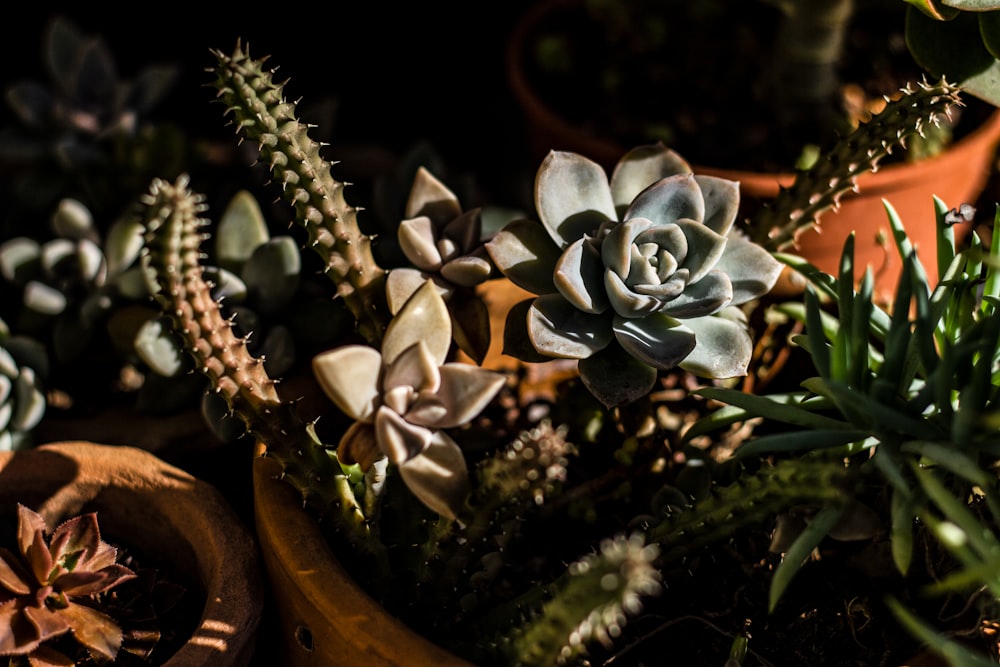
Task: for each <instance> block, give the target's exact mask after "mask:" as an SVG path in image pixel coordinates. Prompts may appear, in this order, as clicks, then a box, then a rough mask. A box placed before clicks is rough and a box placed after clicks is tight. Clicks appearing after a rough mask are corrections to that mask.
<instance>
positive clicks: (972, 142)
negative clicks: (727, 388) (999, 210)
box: [505, 0, 1000, 303]
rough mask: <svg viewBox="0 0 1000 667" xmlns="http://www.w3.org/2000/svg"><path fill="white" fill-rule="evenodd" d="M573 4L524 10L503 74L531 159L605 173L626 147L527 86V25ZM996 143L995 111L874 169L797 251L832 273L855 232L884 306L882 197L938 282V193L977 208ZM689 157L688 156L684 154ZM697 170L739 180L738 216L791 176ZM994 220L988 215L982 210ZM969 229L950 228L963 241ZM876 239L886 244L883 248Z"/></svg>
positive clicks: (889, 262) (888, 287)
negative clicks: (557, 159) (567, 159)
mask: <svg viewBox="0 0 1000 667" xmlns="http://www.w3.org/2000/svg"><path fill="white" fill-rule="evenodd" d="M579 4H580V3H579V2H578V0H549V1H547V2H542V3H538V4H535V5H533V6H532V7H531V8H529V9H528V10H527V11H526V12H525V13H524V15H523V16H522V17H521V19H520V21H519V22H518V23H517V24H516V25H515V28H514V30H513V32H512V34H511V36H510V39H509V41H508V43H507V51H506V54H505V57H506V70H507V79H508V84H509V86H510V88H511V90H512V92H513V95H514V98H515V100H516V101H517V103H518V105H519V106H520V109H521V111H522V114H523V116H524V119H525V122H526V125H527V131H528V134H529V141H530V143H531V146H532V150H533V153H534V155H535V156H536V157H537V158H538V159H541V157H543V156H544V155H545V154H546V153H547V152H548V151H549V150H550V149H556V150H569V151H573V152H576V153H580V154H581V155H585V156H587V157H590V158H591V159H593V160H595V161H596V162H598V163H600V164H602V165H603V166H604V167H605V168H606V169H610V168H611V167H612V166H613V165H614V164H615V162H617V160H618V159H619V158H620V157H621V156H622V155H623V154H624V152H625V150H626V149H627V148H631V147H626V146H623V145H621V144H619V143H617V142H616V141H614V140H613V139H610V138H608V137H603V136H597V135H594V134H590V133H588V132H587V131H585V130H582V129H580V128H579V127H576V126H574V125H572V124H571V123H569V122H568V121H567V120H566V119H565V118H563V117H562V116H561V115H559V113H558V112H556V110H555V109H553V108H552V107H550V106H549V105H547V104H546V103H545V102H544V101H543V100H542V99H541V97H540V96H539V95H538V94H537V93H536V92H535V90H534V89H533V88H532V86H531V84H530V82H529V81H528V78H527V75H526V68H525V65H524V59H525V54H526V53H527V46H526V42H527V39H528V36H529V35H530V33H531V30H532V29H533V27H534V26H535V25H536V24H537V23H538V21H540V20H541V19H542V18H544V17H545V16H547V15H549V14H550V13H551V12H558V11H566V10H568V9H571V8H572V7H574V6H578V5H579ZM998 141H1000V110H997V111H994V112H993V113H992V114H990V115H989V117H988V118H987V119H986V120H985V122H983V123H982V125H980V126H979V127H978V128H977V129H976V130H974V131H972V132H970V133H969V134H967V135H966V136H964V137H963V138H962V139H960V140H959V141H957V142H955V143H954V144H953V145H951V146H950V147H949V148H948V150H946V151H945V152H944V153H942V154H940V155H938V156H936V157H933V158H930V159H927V160H922V161H919V162H914V163H897V164H891V165H886V166H884V167H882V168H881V169H879V170H878V171H877V172H874V173H869V174H864V175H863V176H861V177H860V178H859V179H858V190H859V191H858V192H857V193H851V194H847V195H845V196H844V197H843V199H842V201H841V206H840V209H839V210H838V211H836V212H834V211H829V212H827V213H826V214H825V215H823V216H822V221H821V225H820V230H817V229H815V228H814V229H811V230H807V231H805V232H804V233H802V234H801V236H800V237H799V239H798V248H797V250H796V252H797V253H798V254H799V255H801V256H802V257H804V258H806V259H807V260H809V261H810V262H812V263H813V264H815V265H816V266H818V267H819V268H820V269H822V270H824V271H827V272H829V273H834V274H835V273H836V272H837V267H838V264H839V262H840V254H841V250H842V249H843V243H844V240H845V239H846V237H847V235H848V234H849V233H850V232H851V231H852V230H854V231H856V232H857V236H856V239H855V257H856V265H857V266H858V267H859V268H858V269H857V275H856V277H857V278H859V279H860V277H861V275H862V274H863V271H864V267H865V266H870V267H871V268H872V271H873V272H875V273H876V276H877V278H878V287H877V290H878V298H879V299H880V300H881V301H883V302H885V303H887V302H888V301H889V300H890V299H891V295H892V294H893V293H894V291H895V286H896V283H897V282H898V276H899V270H900V268H901V266H902V263H901V261H900V260H899V255H898V253H897V252H896V250H895V248H894V247H893V245H892V240H891V239H892V236H891V234H890V233H889V224H888V219H887V217H886V212H885V207H884V205H883V203H882V200H883V198H884V199H886V200H888V201H889V202H890V203H891V204H892V205H893V207H894V208H895V209H896V211H897V212H898V213H899V215H900V219H901V220H902V221H903V224H904V226H905V228H906V231H907V234H908V236H909V237H910V239H911V241H912V242H913V243H914V245H915V246H917V247H918V248H924V249H925V250H924V251H923V254H924V257H923V259H924V260H925V261H924V264H925V268H926V269H927V271H928V274H929V276H930V278H931V279H934V278H936V277H937V270H936V266H934V261H928V260H933V258H934V247H935V244H936V231H935V224H934V222H935V216H934V204H933V199H932V196H933V195H936V196H937V197H939V198H940V199H941V200H942V201H944V202H945V203H946V204H947V205H949V206H951V207H957V206H959V205H960V204H963V203H975V201H976V200H977V198H978V196H979V195H980V194H981V193H982V190H983V187H984V186H985V184H986V181H987V178H988V177H989V175H990V173H991V171H992V169H993V167H994V164H993V160H994V157H995V150H996V147H997V143H998ZM685 157H687V156H685ZM693 161H694V164H693V165H692V166H693V167H694V170H695V172H696V173H700V174H709V175H714V176H719V177H722V178H727V179H730V180H734V181H739V182H740V186H741V196H742V199H743V202H744V206H743V209H744V210H743V212H742V213H743V215H744V216H745V215H746V214H747V213H748V212H749V211H752V210H755V209H756V208H757V207H759V206H760V204H761V203H762V202H766V201H770V200H771V199H773V197H774V196H775V195H776V194H777V193H778V188H779V186H782V185H785V186H787V185H789V184H790V183H791V182H792V180H793V178H794V176H793V174H791V173H759V172H753V171H738V170H731V169H724V168H719V167H714V166H712V165H700V164H697V161H696V160H693ZM988 213H989V214H990V215H992V212H988ZM969 231H970V230H969V229H968V226H967V225H963V226H962V227H961V228H958V229H956V236H957V237H959V238H964V236H965V235H966V234H968V232H969ZM880 238H884V239H887V241H886V243H887V244H888V245H885V244H883V243H881V242H879V239H880ZM802 285H803V283H801V282H799V281H796V280H795V277H793V276H790V275H788V274H787V273H786V276H785V279H784V280H782V281H780V282H779V286H778V287H777V288H776V294H778V295H782V294H792V293H795V292H799V291H801V289H802Z"/></svg>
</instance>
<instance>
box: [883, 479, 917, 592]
mask: <svg viewBox="0 0 1000 667" xmlns="http://www.w3.org/2000/svg"><path fill="white" fill-rule="evenodd" d="M914 508H915V503H914V502H913V496H912V495H911V494H910V493H909V492H907V491H903V490H900V489H899V488H898V487H897V488H895V489H893V490H892V499H891V516H892V527H891V528H890V533H889V535H890V547H891V548H892V562H893V563H895V564H896V569H897V570H899V573H900V574H903V575H905V574H906V573H907V572H908V571H909V569H910V563H911V562H912V561H913V524H914V522H915V521H916V517H915V516H914V514H915V512H914Z"/></svg>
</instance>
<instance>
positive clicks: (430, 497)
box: [399, 431, 469, 519]
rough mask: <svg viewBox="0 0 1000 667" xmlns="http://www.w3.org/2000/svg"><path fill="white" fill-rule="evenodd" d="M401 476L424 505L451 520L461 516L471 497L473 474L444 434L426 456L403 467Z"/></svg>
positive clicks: (453, 444) (458, 451) (407, 462)
mask: <svg viewBox="0 0 1000 667" xmlns="http://www.w3.org/2000/svg"><path fill="white" fill-rule="evenodd" d="M399 474H400V476H401V477H402V478H403V481H404V482H405V483H406V486H407V487H408V488H409V489H410V491H412V492H413V495H415V496H416V497H417V498H419V499H420V501H421V502H422V503H423V504H424V505H426V506H427V507H429V508H430V509H432V510H434V511H435V512H437V513H438V514H441V515H442V516H445V517H448V518H450V519H454V518H455V517H456V516H457V515H458V513H459V512H460V511H461V509H462V506H463V505H464V503H465V499H466V497H467V496H468V495H469V473H468V470H467V468H466V464H465V457H464V456H463V455H462V450H461V449H459V447H458V445H457V444H455V441H454V440H452V439H451V438H449V437H448V436H447V435H446V434H444V433H442V432H440V431H439V432H437V433H435V434H434V437H433V439H432V440H431V443H430V445H429V446H428V447H427V448H426V449H425V450H424V452H423V454H421V455H420V456H417V457H415V458H412V459H410V460H409V461H406V462H404V463H402V464H401V465H400V466H399Z"/></svg>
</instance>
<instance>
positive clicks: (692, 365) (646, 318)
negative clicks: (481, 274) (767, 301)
mask: <svg viewBox="0 0 1000 667" xmlns="http://www.w3.org/2000/svg"><path fill="white" fill-rule="evenodd" d="M535 202H536V206H537V209H538V215H539V218H540V220H541V224H539V223H538V222H535V221H531V220H522V221H515V222H513V223H511V224H509V225H507V226H506V227H504V228H503V229H502V230H501V231H500V232H499V233H498V234H497V235H496V236H494V237H493V239H491V240H490V241H489V242H487V244H486V247H487V249H488V250H489V253H490V256H491V257H492V258H493V261H494V263H495V264H496V266H497V268H498V269H499V270H500V271H501V272H502V273H503V274H504V275H505V276H507V277H508V278H509V279H510V280H511V281H512V282H514V283H515V284H517V285H519V286H521V287H523V288H525V289H527V290H528V291H530V292H533V293H534V294H537V295H538V296H537V297H535V298H533V299H530V300H527V301H524V302H522V303H521V304H519V305H517V306H515V307H514V308H513V309H511V312H510V315H509V317H508V320H507V329H506V330H505V339H504V343H505V346H504V347H505V351H507V353H509V354H513V355H514V356H517V357H519V358H522V359H525V360H527V361H535V360H539V358H570V359H578V360H579V363H578V368H579V371H580V378H581V380H582V381H583V382H584V383H585V384H586V385H587V387H588V388H589V389H590V390H591V391H592V392H593V393H594V395H595V396H596V397H597V398H599V399H600V400H601V401H602V402H603V403H604V404H605V405H606V406H608V407H612V406H616V405H621V404H623V403H627V402H631V401H633V400H635V399H636V398H638V397H639V396H642V395H645V394H646V393H648V392H649V391H650V389H652V387H653V385H654V383H655V381H656V377H657V373H658V371H661V370H668V369H672V368H675V367H680V368H683V369H685V370H688V371H691V372H692V373H695V374H697V375H700V376H704V377H708V378H729V377H734V376H738V375H742V374H745V373H746V370H747V364H748V363H749V361H750V353H751V347H752V343H751V339H750V334H749V330H748V327H747V325H746V322H745V319H744V315H743V313H742V311H740V310H739V308H738V307H739V306H741V305H743V304H745V303H747V302H749V301H751V300H753V299H756V298H758V297H760V296H762V295H764V294H766V293H767V292H768V291H769V290H770V289H771V287H772V286H773V285H774V283H775V281H776V280H777V278H778V274H779V273H780V271H781V268H782V265H781V264H780V263H779V262H778V261H777V260H775V259H774V258H773V257H772V256H771V255H770V254H769V253H768V252H766V251H765V250H764V249H762V248H761V247H759V246H757V245H755V244H753V243H751V242H750V241H748V240H747V239H746V238H744V237H743V235H742V233H741V232H740V231H739V230H738V229H736V228H735V227H734V222H735V221H736V212H737V207H738V204H739V184H738V183H735V182H732V181H728V180H725V179H720V178H716V177H709V176H695V175H693V173H692V171H691V168H690V167H689V166H688V164H687V163H686V162H685V161H684V160H683V159H682V158H681V157H680V156H679V155H677V154H676V153H675V152H673V151H671V150H669V149H667V148H666V147H664V146H663V145H662V144H654V145H649V146H644V147H639V148H636V149H633V150H632V151H629V152H628V153H627V154H626V155H625V156H624V157H623V158H622V159H621V161H620V162H619V163H618V165H617V166H616V167H615V170H614V173H613V174H612V176H611V179H610V182H609V180H608V178H607V176H606V175H605V173H604V170H603V169H602V168H601V167H600V166H599V165H598V164H597V163H595V162H593V161H591V160H589V159H587V158H584V157H582V156H580V155H576V154H574V153H567V152H556V151H553V152H551V153H550V154H549V155H548V157H547V158H546V159H545V160H544V162H543V163H542V165H541V167H539V170H538V174H537V177H536V181H535ZM522 341H524V342H529V343H530V348H525V345H524V342H522Z"/></svg>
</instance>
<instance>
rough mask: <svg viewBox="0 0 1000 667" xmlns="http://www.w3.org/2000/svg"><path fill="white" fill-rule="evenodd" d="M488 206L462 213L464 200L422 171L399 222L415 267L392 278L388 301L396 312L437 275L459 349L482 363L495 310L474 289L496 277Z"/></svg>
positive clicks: (403, 242) (393, 272) (393, 273)
mask: <svg viewBox="0 0 1000 667" xmlns="http://www.w3.org/2000/svg"><path fill="white" fill-rule="evenodd" d="M482 233H483V221H482V209H481V208H476V209H472V210H470V211H466V212H464V213H463V212H462V207H461V205H460V204H459V201H458V198H457V197H456V196H455V193H453V192H452V191H451V190H450V189H448V187H447V186H445V185H444V183H442V182H441V181H440V180H438V179H437V178H436V177H434V176H433V175H432V174H431V172H430V171H428V170H427V169H425V168H424V167H420V168H418V169H417V172H416V176H415V177H414V180H413V188H412V190H411V191H410V197H409V199H408V200H407V202H406V219H405V220H403V221H402V222H400V223H399V227H398V230H397V236H398V239H399V245H400V248H401V250H402V252H403V254H404V255H405V257H406V259H407V260H408V261H409V262H410V264H411V265H412V266H410V267H405V266H404V267H397V268H393V269H391V270H390V271H389V274H388V275H387V276H386V285H385V288H386V299H387V301H388V304H389V310H390V312H392V313H393V314H395V313H397V312H399V310H400V308H402V306H403V304H404V303H406V300H407V299H409V298H410V296H411V295H412V294H413V293H414V292H416V291H417V290H418V289H420V287H421V286H422V285H423V284H424V282H425V281H426V280H427V279H432V280H433V281H434V284H435V285H436V286H437V288H438V289H439V290H440V291H441V294H442V296H443V297H444V299H445V303H446V304H448V312H449V313H450V314H451V318H452V324H453V326H454V335H455V341H456V342H457V344H458V346H459V348H460V349H461V350H462V351H463V352H465V353H466V354H468V355H469V357H471V358H472V360H473V361H475V362H476V363H481V362H482V360H483V358H484V357H485V356H486V350H487V349H488V348H489V345H490V321H489V312H488V311H487V310H486V305H485V304H484V303H483V302H482V300H481V299H479V298H478V297H476V296H475V294H474V292H473V289H474V288H475V287H476V286H477V285H480V284H482V283H483V282H485V281H486V280H488V279H489V278H490V277H492V275H493V272H494V271H493V263H492V262H491V261H490V258H489V255H488V254H487V253H486V249H485V247H484V246H483V243H482V241H483V239H482Z"/></svg>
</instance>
